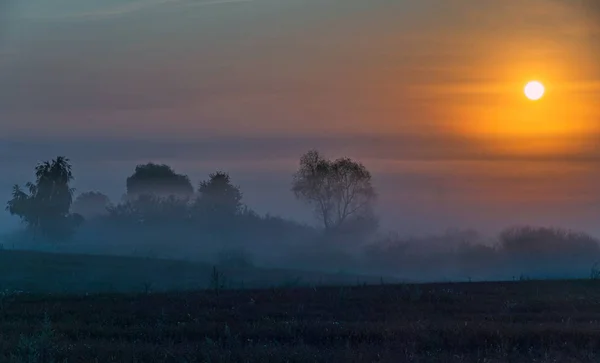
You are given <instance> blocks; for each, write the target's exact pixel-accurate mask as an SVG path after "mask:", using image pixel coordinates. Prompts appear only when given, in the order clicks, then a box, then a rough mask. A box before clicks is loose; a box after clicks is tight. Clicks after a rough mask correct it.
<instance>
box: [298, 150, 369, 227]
mask: <svg viewBox="0 0 600 363" xmlns="http://www.w3.org/2000/svg"><path fill="white" fill-rule="evenodd" d="M292 191H293V192H294V195H295V196H296V198H297V199H299V200H302V201H304V202H305V203H306V204H308V205H309V206H311V207H312V208H313V209H314V212H315V214H316V216H317V218H318V219H319V220H320V221H321V223H322V224H323V227H324V228H325V230H326V231H330V230H339V229H340V228H342V227H345V225H346V224H348V223H349V222H351V221H354V220H356V221H364V220H371V219H373V208H372V207H373V204H374V202H375V200H376V198H377V194H376V192H375V189H374V188H373V186H372V184H371V174H370V173H369V171H368V170H367V169H366V168H365V166H364V165H362V164H361V163H358V162H355V161H353V160H351V159H349V158H340V159H337V160H333V161H332V160H327V159H325V158H324V157H323V156H321V154H320V153H319V152H318V151H316V150H311V151H309V152H307V153H306V154H304V155H303V156H302V157H301V158H300V168H299V170H298V171H297V172H296V173H295V174H294V179H293V182H292Z"/></svg>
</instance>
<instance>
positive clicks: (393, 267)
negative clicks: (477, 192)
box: [0, 163, 600, 283]
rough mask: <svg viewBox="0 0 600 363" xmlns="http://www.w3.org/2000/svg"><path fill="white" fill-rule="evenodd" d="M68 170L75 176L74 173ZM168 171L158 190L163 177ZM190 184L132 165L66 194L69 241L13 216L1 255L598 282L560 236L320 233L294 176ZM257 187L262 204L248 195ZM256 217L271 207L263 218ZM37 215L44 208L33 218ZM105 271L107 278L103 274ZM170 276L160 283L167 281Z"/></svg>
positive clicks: (173, 172)
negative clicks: (110, 183) (112, 187)
mask: <svg viewBox="0 0 600 363" xmlns="http://www.w3.org/2000/svg"><path fill="white" fill-rule="evenodd" d="M144 167H150V169H152V170H154V171H151V172H149V173H150V174H148V173H146V174H144V173H143V172H141V171H139V170H138V169H140V168H142V169H143V168H144ZM153 168H154V169H153ZM157 168H158V169H160V168H163V169H162V170H163V171H162V172H161V171H157V170H156V169H157ZM142 169H140V170H142ZM150 169H148V170H150ZM73 170H74V171H75V173H77V171H78V170H79V169H78V168H75V167H74V168H73ZM165 170H167V171H166V173H167V177H166V179H165V176H164V175H163V174H161V173H163V172H165ZM30 174H31V172H30ZM219 175H222V176H224V177H225V179H222V180H221V179H219V177H218V176H219ZM377 177H378V175H377V174H374V175H373V178H374V179H377ZM194 179H195V178H191V177H190V176H188V175H186V174H179V173H178V170H177V169H174V168H172V167H170V166H167V165H162V166H160V164H154V163H148V164H146V163H144V164H139V165H138V166H137V167H136V168H135V169H134V170H131V169H130V170H129V175H127V174H126V175H125V176H124V178H123V181H122V182H121V185H122V187H121V191H120V192H116V191H115V192H113V193H110V194H108V193H104V191H105V190H103V189H102V188H101V187H102V185H100V188H97V189H92V190H90V191H93V193H90V191H86V192H81V191H77V192H75V194H74V197H75V198H74V201H73V202H72V204H69V207H68V208H69V213H70V215H71V216H80V217H81V219H82V220H81V221H80V222H78V223H77V226H76V227H74V228H73V230H72V231H69V232H68V233H66V234H65V233H64V231H59V230H56V229H52V228H54V227H56V226H57V225H59V224H60V223H63V222H59V221H56V222H52V224H53V226H51V227H49V228H50V229H48V232H49V233H50V234H46V233H45V232H44V226H43V223H42V224H40V225H39V227H35V228H33V225H31V224H29V225H28V224H27V223H19V222H18V219H17V218H15V217H14V216H13V217H11V218H7V219H6V221H7V222H6V223H5V225H4V233H3V237H2V240H1V241H0V243H2V246H3V248H4V250H7V251H8V250H19V251H39V252H50V253H53V254H73V255H76V256H80V257H78V258H82V257H81V256H84V255H105V256H121V257H135V258H138V259H142V260H144V261H150V262H148V263H149V265H148V266H145V267H144V268H148V267H149V266H152V264H153V263H159V261H160V260H174V261H182V262H181V264H184V262H183V261H187V262H193V263H198V264H199V266H200V265H202V266H219V268H223V269H229V270H231V269H232V270H233V271H235V273H237V274H238V275H240V274H241V275H245V274H249V273H252V271H255V272H258V271H266V270H273V269H275V270H278V271H282V270H283V271H286V270H287V271H303V272H304V273H323V274H329V275H323V277H319V281H323V282H324V283H327V281H332V280H328V279H329V278H331V276H332V275H331V274H333V275H344V276H356V277H357V279H360V278H367V277H369V278H371V279H373V278H380V279H382V281H383V279H384V278H385V279H386V280H387V281H389V282H392V281H395V282H401V281H405V282H428V281H487V280H516V279H548V278H550V279H561V278H589V277H590V276H592V275H593V274H594V273H595V272H594V271H598V269H597V267H598V266H597V265H596V263H597V262H600V245H599V242H598V240H597V239H596V238H594V237H593V236H592V235H589V234H586V233H583V232H579V231H573V230H570V229H568V228H560V227H562V226H560V225H557V227H553V226H551V225H548V226H547V227H546V226H536V225H535V223H533V224H531V223H530V225H533V226H528V225H527V223H521V224H519V225H505V226H503V227H502V228H500V229H499V231H498V232H495V231H493V230H492V229H491V228H490V229H487V230H485V231H482V230H479V231H478V230H476V229H465V228H462V227H454V228H447V229H444V230H442V231H435V228H430V231H428V232H420V233H410V232H407V231H406V230H402V227H401V226H400V223H398V224H397V225H396V229H395V230H394V228H390V227H388V226H386V225H385V224H383V223H378V224H375V225H373V224H372V223H370V222H369V221H366V222H365V221H361V219H353V220H352V221H351V222H349V223H346V224H341V225H339V226H338V227H336V228H335V229H333V228H330V229H327V228H323V225H322V224H321V222H320V220H319V217H318V215H317V216H315V215H314V214H313V213H311V209H310V208H309V207H308V206H307V205H305V204H303V203H302V202H301V200H298V199H297V198H295V197H294V194H293V193H292V191H291V183H292V175H289V176H288V178H281V179H277V178H273V179H272V180H271V183H272V184H267V185H262V186H259V187H258V188H256V187H255V188H254V189H253V188H251V187H249V188H247V189H245V188H244V187H242V186H241V185H240V184H238V183H237V180H236V179H234V178H233V174H232V175H229V174H228V173H223V174H220V173H219V172H217V173H207V174H205V175H204V177H203V178H199V179H196V180H194ZM286 179H287V180H286ZM29 180H31V177H30V178H29ZM75 180H77V179H75ZM241 180H244V179H243V178H241ZM244 181H245V184H244V185H251V182H252V180H251V179H245V180H244ZM100 182H101V181H99V183H100ZM37 183H38V188H41V186H43V184H39V183H43V180H42V181H39V180H38V182H37ZM55 183H56V182H55ZM278 183H279V184H278ZM115 184H116V183H115ZM261 187H262V188H263V189H262V192H263V193H264V194H261V193H258V192H256V190H261ZM140 188H142V189H140ZM182 188H183V189H182ZM211 188H212V189H211ZM108 189H109V188H106V190H108ZM40 190H41V189H40ZM247 190H250V192H247ZM232 191H233V193H234V194H233V195H234V196H233V197H232V195H231V193H232ZM277 192H280V193H281V198H280V199H279V200H277V201H274V202H273V204H272V205H279V206H281V207H282V210H293V209H297V210H298V213H297V215H299V216H303V217H304V218H298V217H295V216H290V215H277V214H269V212H268V211H266V212H265V211H261V210H257V209H255V208H254V207H253V202H256V201H259V200H260V199H261V197H262V196H263V195H268V194H269V193H270V195H271V197H272V198H273V197H274V196H277ZM385 192H386V191H385V189H384V190H377V193H378V197H377V200H379V199H384V198H385V197H386V195H385V194H384V193H385ZM38 193H39V192H38ZM215 193H216V194H215ZM235 193H239V198H238V197H235V195H236V194H235ZM9 197H10V196H8V197H7V199H8V198H9ZM215 198H216V199H215ZM374 202H376V201H375V200H374ZM11 203H12V202H11ZM265 205H268V203H265V204H263V208H264V206H265ZM36 208H39V209H40V210H43V208H45V207H44V206H43V205H40V206H39V207H35V208H34V209H33V210H35V209H36ZM7 210H8V209H7ZM18 213H21V212H19V211H18V210H17V212H16V214H17V215H18ZM23 213H25V214H23ZM23 213H22V215H24V216H26V215H27V214H26V213H27V212H23ZM381 214H382V211H381V209H377V208H376V209H375V214H374V218H375V220H380V219H381ZM6 215H8V213H6ZM292 215H293V214H292ZM67 217H68V218H70V217H69V216H67ZM315 217H316V218H315ZM40 218H42V217H40ZM413 218H414V216H413ZM65 221H67V219H65ZM426 221H427V220H425V219H424V220H423V222H424V224H423V226H424V228H423V230H425V228H426V226H427V224H426ZM449 221H450V220H447V221H446V222H449ZM23 222H26V219H23ZM42 222H43V221H42ZM40 228H41V229H40ZM418 229H419V228H418V227H417V228H415V230H418ZM423 230H422V231H423ZM57 231H58V232H57ZM52 233H54V235H52ZM84 261H85V260H81V263H85V262H84ZM152 261H155V262H152ZM182 266H183V265H182ZM106 268H107V269H110V262H109V263H108V265H106ZM240 271H242V272H241V273H240ZM169 276H170V275H168V274H167V275H164V276H162V278H163V279H166V280H168V279H169ZM176 276H178V275H177V274H175V275H172V278H173V279H175V278H176ZM327 276H329V277H327ZM287 278H289V276H288V277H287ZM105 279H109V278H108V277H105ZM323 279H324V280H323ZM357 281H358V280H357ZM80 282H81V281H80ZM105 282H106V281H105ZM172 282H173V283H176V282H177V281H172Z"/></svg>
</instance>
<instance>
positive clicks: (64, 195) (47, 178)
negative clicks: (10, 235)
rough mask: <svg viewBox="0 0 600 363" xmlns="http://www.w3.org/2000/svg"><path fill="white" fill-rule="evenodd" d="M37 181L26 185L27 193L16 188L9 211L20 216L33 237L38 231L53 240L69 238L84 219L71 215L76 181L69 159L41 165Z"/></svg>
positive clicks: (14, 188)
mask: <svg viewBox="0 0 600 363" xmlns="http://www.w3.org/2000/svg"><path fill="white" fill-rule="evenodd" d="M35 178H36V180H35V183H31V182H29V183H27V184H26V185H25V186H26V188H27V191H24V190H23V189H22V188H21V187H19V186H18V185H15V186H14V187H13V193H12V199H11V200H9V201H8V203H7V206H6V210H7V211H8V212H9V213H10V214H11V215H16V216H18V217H20V218H21V220H22V221H23V222H25V223H26V224H27V226H28V228H30V229H31V230H33V231H34V235H35V233H37V232H38V231H39V232H41V233H42V234H43V235H44V236H46V237H49V238H53V239H60V238H66V237H68V236H70V235H71V234H72V232H73V231H74V228H75V227H76V226H77V225H79V224H80V223H81V222H82V220H81V216H79V215H76V214H70V213H69V210H70V208H71V203H72V202H73V192H74V189H73V188H71V187H70V186H69V183H70V182H71V181H72V180H73V173H72V171H71V164H70V163H69V159H67V158H65V157H63V156H59V157H57V158H56V159H54V160H52V161H46V162H44V163H40V164H38V165H37V166H36V168H35Z"/></svg>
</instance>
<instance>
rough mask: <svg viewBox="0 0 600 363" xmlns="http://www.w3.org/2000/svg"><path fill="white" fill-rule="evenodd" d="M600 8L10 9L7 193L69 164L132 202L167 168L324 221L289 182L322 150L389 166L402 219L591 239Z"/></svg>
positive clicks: (0, 158) (318, 4)
mask: <svg viewBox="0 0 600 363" xmlns="http://www.w3.org/2000/svg"><path fill="white" fill-rule="evenodd" d="M598 4H599V3H598V2H597V1H595V0H573V1H569V0H531V1H527V2H517V1H516V0H515V1H495V0H457V1H452V2H450V1H445V0H423V1H385V0H369V1H364V0H253V1H250V0H247V1H244V0H223V1H218V0H212V1H211V0H206V1H201V0H198V1H193V0H136V1H133V0H129V1H128V0H106V1H102V2H97V1H91V0H78V1H75V0H53V1H45V0H32V1H22V2H21V1H19V2H17V1H8V2H0V133H1V135H2V140H0V164H2V165H3V166H5V168H9V170H14V173H15V175H14V177H12V176H10V175H4V176H2V177H0V187H2V188H4V189H3V190H7V188H8V187H9V186H10V184H12V183H13V182H23V181H26V180H28V178H29V177H30V173H31V168H32V167H33V165H35V162H37V161H40V160H42V159H46V158H50V157H53V156H56V155H58V154H65V155H67V156H71V157H72V159H73V161H74V163H76V168H77V169H76V170H77V172H78V175H79V178H78V182H77V183H78V188H80V189H90V188H91V189H102V188H106V189H107V192H109V193H110V194H111V195H112V196H119V195H120V193H122V190H123V188H124V187H123V180H124V178H125V177H126V176H127V173H129V172H130V170H132V169H133V167H134V166H135V163H138V162H145V161H149V160H156V161H164V162H169V163H172V164H174V165H176V166H177V167H178V168H180V169H181V171H182V172H186V173H189V174H191V176H193V178H194V179H195V180H197V179H199V178H202V177H204V176H205V174H206V173H208V172H210V171H213V170H214V169H216V168H218V169H227V170H231V171H232V173H233V174H234V175H233V176H234V177H235V178H236V179H237V180H239V181H240V184H241V185H242V186H243V188H244V189H246V195H247V196H248V198H250V201H249V202H250V203H251V204H253V205H254V206H255V207H256V208H258V209H259V210H264V211H267V210H273V211H274V212H276V213H281V214H287V215H294V216H296V215H302V216H306V213H305V212H306V211H305V210H304V209H302V207H301V206H300V205H299V204H297V203H295V202H294V201H293V199H292V197H291V195H290V193H289V178H290V173H291V172H292V171H293V169H294V167H295V165H296V160H297V158H298V156H299V155H300V154H301V153H302V152H304V151H306V150H307V149H309V148H319V149H322V150H323V151H324V152H325V153H326V154H328V155H330V156H332V157H336V156H341V155H347V156H351V157H355V158H358V159H361V160H363V161H364V162H365V163H366V164H367V165H368V166H369V168H371V169H372V170H373V171H374V172H375V174H376V177H377V182H378V183H379V185H380V188H381V189H382V191H381V195H382V196H383V197H382V200H381V203H380V207H381V211H382V213H385V214H386V218H387V220H388V222H390V223H389V225H393V226H399V224H398V223H397V222H394V223H392V221H397V220H402V221H405V224H404V225H402V224H401V225H400V226H404V227H406V228H409V227H411V226H412V227H415V226H421V227H422V229H427V228H428V226H429V227H431V228H434V227H433V226H435V228H438V227H439V228H443V227H445V226H448V225H451V224H453V223H456V224H471V225H477V224H478V223H482V224H486V223H487V225H493V224H498V225H502V224H503V223H508V222H511V221H514V220H515V219H518V218H526V217H530V218H531V219H532V220H534V222H535V221H540V222H544V221H546V222H548V223H550V222H552V223H554V222H555V221H557V220H558V221H560V220H559V219H558V217H557V216H558V214H555V213H554V211H555V210H556V211H557V213H558V211H561V210H564V211H566V210H568V211H570V212H572V216H571V217H569V218H567V219H565V220H564V224H566V225H573V226H592V227H593V226H594V225H595V224H592V223H591V222H589V221H591V220H593V218H594V216H595V213H597V212H598V211H597V210H596V204H595V203H596V202H595V200H596V197H594V194H593V187H592V183H591V182H589V181H590V180H597V178H598V177H599V176H600V175H598V172H596V165H597V163H598V162H599V161H600V160H599V159H600V151H599V148H598V147H597V145H598V143H597V141H598V139H599V137H598V134H599V132H598V131H599V129H600V127H597V126H594V125H597V120H599V119H600V110H598V108H597V106H595V104H596V103H595V100H597V99H598V96H600V60H599V56H600V46H599V44H600V41H598V39H599V38H598V37H599V34H600V31H599V30H600V29H599V28H598V26H599V25H598V24H600V9H599V6H598ZM533 77H540V78H543V80H545V81H547V83H548V86H549V92H548V99H547V102H546V103H540V105H545V106H543V107H546V110H541V111H540V110H538V111H539V112H538V111H535V112H534V111H532V108H531V107H530V106H531V105H530V104H524V103H523V100H522V98H523V97H522V94H521V87H522V86H523V82H525V81H527V80H529V79H530V78H533ZM542 111H543V112H542ZM563 116H564V117H563ZM563 129H564V130H566V131H565V132H566V133H564V132H563V133H562V134H561V133H560V132H559V133H554V134H553V133H552V132H550V131H552V130H563ZM548 130H550V131H548ZM564 130H563V131H564ZM519 132H521V133H524V134H525V136H523V135H521V136H519V137H507V136H506V135H507V134H508V135H513V134H515V133H517V134H518V133H519ZM503 135H504V136H503ZM532 145H533V146H535V145H541V146H539V150H534V151H536V152H531V150H529V149H527V147H528V146H530V148H531V147H533V146H532ZM106 170H110V171H111V172H110V173H108V174H107V173H106V172H105V171H106ZM519 201H523V202H522V203H521V204H523V205H521V204H519V211H520V212H519V213H520V214H518V213H514V212H513V211H511V209H510V206H511V205H513V206H514V205H515V203H518V202H519ZM484 222H485V223H484ZM588 222H589V223H588ZM421 227H420V228H421Z"/></svg>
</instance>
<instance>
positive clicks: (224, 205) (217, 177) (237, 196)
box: [196, 171, 242, 219]
mask: <svg viewBox="0 0 600 363" xmlns="http://www.w3.org/2000/svg"><path fill="white" fill-rule="evenodd" d="M196 209H197V210H199V211H201V212H202V213H203V214H204V216H205V217H209V218H212V219H215V218H227V217H232V216H236V215H238V214H239V213H240V212H241V210H242V192H241V191H240V188H239V187H237V186H235V185H233V184H232V183H231V178H230V177H229V174H227V173H224V172H221V171H217V172H216V173H213V174H210V175H209V180H205V181H202V182H200V184H199V185H198V199H197V200H196Z"/></svg>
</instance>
